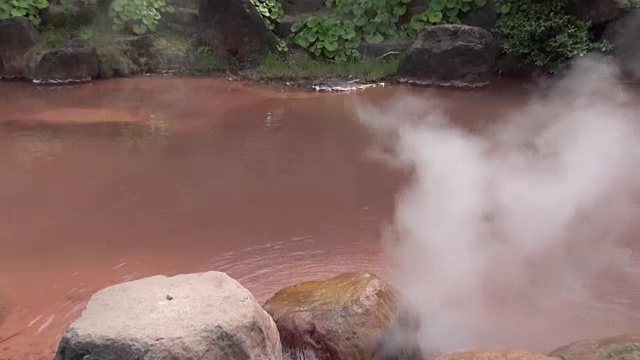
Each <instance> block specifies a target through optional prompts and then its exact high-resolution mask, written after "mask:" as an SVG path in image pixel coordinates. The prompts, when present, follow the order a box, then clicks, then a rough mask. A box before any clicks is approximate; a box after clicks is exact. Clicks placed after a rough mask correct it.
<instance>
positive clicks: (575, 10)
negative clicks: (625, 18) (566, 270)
mask: <svg viewBox="0 0 640 360" xmlns="http://www.w3.org/2000/svg"><path fill="white" fill-rule="evenodd" d="M567 5H568V7H567V10H568V12H569V13H570V14H572V15H575V16H577V17H578V18H580V19H583V20H587V21H590V22H591V23H592V24H593V25H599V24H604V23H608V22H610V21H613V20H615V19H616V18H617V17H618V12H619V10H618V8H619V7H618V1H617V0H569V2H568V3H567Z"/></svg>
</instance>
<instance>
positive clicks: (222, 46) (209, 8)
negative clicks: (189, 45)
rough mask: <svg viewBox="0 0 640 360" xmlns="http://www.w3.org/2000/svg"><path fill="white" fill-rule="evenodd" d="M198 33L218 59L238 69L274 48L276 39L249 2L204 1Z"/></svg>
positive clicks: (234, 0) (232, 0)
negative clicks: (237, 66) (234, 65)
mask: <svg viewBox="0 0 640 360" xmlns="http://www.w3.org/2000/svg"><path fill="white" fill-rule="evenodd" d="M198 29H199V33H200V36H201V37H202V39H203V40H204V41H206V42H207V44H209V46H211V48H212V49H213V51H214V54H215V55H216V56H217V57H219V58H221V59H224V60H226V61H227V62H229V63H232V64H236V65H239V66H241V67H246V66H248V65H251V64H252V63H255V62H257V60H258V59H259V58H260V57H261V56H262V55H263V54H264V53H266V52H268V51H269V50H273V49H275V48H276V46H277V39H276V37H275V36H274V35H273V34H272V33H271V31H269V29H267V26H266V25H265V23H264V21H263V20H262V18H261V17H260V14H258V11H257V10H256V8H255V6H253V4H252V3H251V2H250V1H249V0H203V1H202V2H201V4H200V11H199V16H198Z"/></svg>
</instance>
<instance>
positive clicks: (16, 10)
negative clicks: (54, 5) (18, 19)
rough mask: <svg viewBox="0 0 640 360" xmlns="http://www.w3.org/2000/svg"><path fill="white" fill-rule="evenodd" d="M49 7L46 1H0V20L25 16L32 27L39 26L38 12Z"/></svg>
mask: <svg viewBox="0 0 640 360" xmlns="http://www.w3.org/2000/svg"><path fill="white" fill-rule="evenodd" d="M48 6H49V2H48V1H47V0H2V1H0V20H2V19H6V18H8V17H12V16H25V17H28V18H29V20H31V22H32V23H33V24H34V25H36V26H37V25H39V24H40V21H41V20H40V11H41V10H42V9H46V8H47V7H48Z"/></svg>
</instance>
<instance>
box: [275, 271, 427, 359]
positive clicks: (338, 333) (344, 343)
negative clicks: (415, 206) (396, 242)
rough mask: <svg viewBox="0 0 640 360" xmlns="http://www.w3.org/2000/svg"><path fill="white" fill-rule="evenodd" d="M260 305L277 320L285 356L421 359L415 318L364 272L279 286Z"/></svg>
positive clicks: (387, 287) (391, 292) (387, 288)
mask: <svg viewBox="0 0 640 360" xmlns="http://www.w3.org/2000/svg"><path fill="white" fill-rule="evenodd" d="M264 308H265V310H266V311H267V312H268V313H269V314H270V315H271V316H272V317H273V318H274V320H275V322H276V325H277V327H278V331H279V332H280V338H281V341H282V345H283V348H284V350H285V358H286V357H287V356H289V357H291V358H299V356H301V355H300V354H304V356H307V357H309V358H314V359H317V360H371V359H372V358H373V359H376V360H383V359H398V360H400V359H402V360H418V359H422V351H421V350H420V346H419V345H418V344H417V341H416V338H415V335H416V333H417V331H418V329H419V327H420V324H419V320H418V319H419V317H417V316H415V314H414V313H413V312H411V311H409V310H406V307H405V306H404V305H403V301H401V300H400V299H399V297H398V295H397V293H396V291H395V290H394V289H393V288H392V287H391V286H390V285H389V284H387V283H385V282H384V281H383V280H381V279H380V278H378V277H376V276H375V275H374V274H371V273H368V272H353V273H345V274H341V275H338V276H336V277H334V278H331V279H328V280H324V281H310V282H303V283H300V284H297V285H293V286H290V287H287V288H284V289H282V290H280V291H278V292H277V293H276V294H275V295H274V296H273V297H272V298H271V299H269V300H268V301H267V302H266V303H265V304H264ZM312 356H313V357H312Z"/></svg>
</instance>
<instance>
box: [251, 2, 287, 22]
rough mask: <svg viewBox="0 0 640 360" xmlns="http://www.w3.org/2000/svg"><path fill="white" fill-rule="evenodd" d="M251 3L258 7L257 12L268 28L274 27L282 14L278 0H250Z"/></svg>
mask: <svg viewBox="0 0 640 360" xmlns="http://www.w3.org/2000/svg"><path fill="white" fill-rule="evenodd" d="M251 3H252V4H253V5H254V6H255V7H256V9H258V13H260V16H262V19H263V20H264V23H265V24H266V25H267V27H268V28H269V29H273V28H275V26H276V23H277V22H278V21H280V19H281V18H282V15H284V10H283V9H282V5H281V4H280V2H278V0H251Z"/></svg>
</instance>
